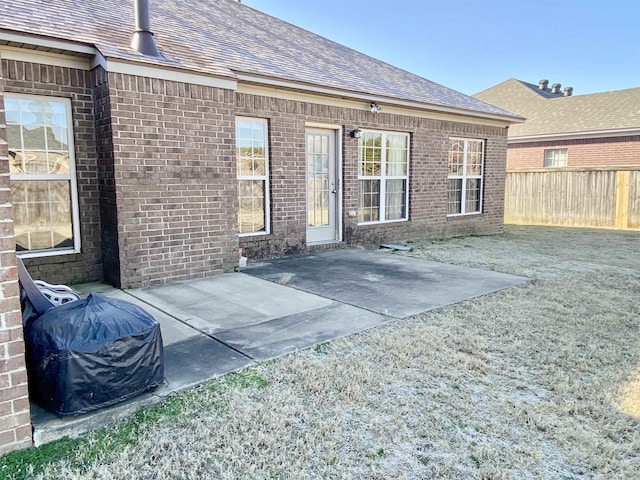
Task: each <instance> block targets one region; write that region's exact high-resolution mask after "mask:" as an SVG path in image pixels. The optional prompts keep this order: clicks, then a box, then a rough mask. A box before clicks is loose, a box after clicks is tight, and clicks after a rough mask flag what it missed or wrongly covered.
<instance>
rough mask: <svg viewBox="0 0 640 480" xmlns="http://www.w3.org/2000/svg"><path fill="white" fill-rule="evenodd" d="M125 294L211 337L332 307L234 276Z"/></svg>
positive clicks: (319, 299)
mask: <svg viewBox="0 0 640 480" xmlns="http://www.w3.org/2000/svg"><path fill="white" fill-rule="evenodd" d="M127 293H128V294H130V295H132V296H134V297H136V298H137V299H138V300H141V301H143V302H145V303H146V304H148V305H153V306H155V307H156V308H158V309H160V310H162V311H163V312H164V313H166V314H168V315H170V316H171V317H173V318H176V319H179V320H182V321H183V322H185V323H186V324H188V325H189V326H191V327H193V328H196V329H197V330H199V331H201V332H204V333H207V334H210V335H213V334H215V333H216V332H220V331H223V330H229V329H234V328H238V327H242V326H246V325H254V324H256V323H260V322H265V321H269V320H273V319H275V318H280V317H284V316H288V315H294V314H296V313H302V312H306V311H308V310H314V309H316V308H321V307H326V306H327V305H330V304H331V300H328V299H326V298H322V297H318V296H316V295H311V294H309V293H306V292H302V291H298V290H294V289H291V288H287V287H283V286H281V285H275V284H273V283H271V282H265V281H263V280H260V279H257V278H254V277H250V276H247V275H239V274H237V273H229V274H225V275H218V276H215V277H208V278H203V279H199V280H192V281H188V282H181V283H177V284H173V285H161V286H157V287H148V288H141V289H133V290H128V291H127Z"/></svg>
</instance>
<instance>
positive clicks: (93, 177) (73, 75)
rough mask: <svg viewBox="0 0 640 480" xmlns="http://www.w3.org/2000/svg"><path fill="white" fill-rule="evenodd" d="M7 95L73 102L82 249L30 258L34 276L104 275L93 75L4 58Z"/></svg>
mask: <svg viewBox="0 0 640 480" xmlns="http://www.w3.org/2000/svg"><path fill="white" fill-rule="evenodd" d="M2 69H3V71H4V82H5V91H6V92H7V93H9V92H10V93H15V94H28V95H38V96H44V97H46V96H53V97H59V98H68V99H70V100H71V115H72V123H73V139H74V144H75V161H76V178H77V186H78V205H79V211H80V235H81V243H82V245H81V252H80V253H74V254H64V255H53V256H46V257H38V258H29V259H25V264H26V265H27V267H28V269H29V273H30V274H31V275H32V276H33V277H34V278H41V279H46V280H47V281H48V282H51V283H75V282H86V281H93V280H101V279H102V258H101V257H102V254H101V241H100V207H99V201H100V198H99V186H98V169H97V164H96V134H95V129H94V127H95V125H94V114H93V112H94V109H93V88H92V83H91V74H90V72H88V71H85V70H77V69H72V68H67V67H59V66H51V65H40V64H35V63H27V62H21V61H16V60H3V61H2Z"/></svg>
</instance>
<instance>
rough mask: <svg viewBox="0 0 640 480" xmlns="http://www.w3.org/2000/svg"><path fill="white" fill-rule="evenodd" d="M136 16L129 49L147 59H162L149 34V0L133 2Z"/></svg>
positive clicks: (151, 34)
mask: <svg viewBox="0 0 640 480" xmlns="http://www.w3.org/2000/svg"><path fill="white" fill-rule="evenodd" d="M134 3H135V14H136V30H135V32H134V33H133V38H132V40H131V48H133V49H134V50H135V51H136V52H138V53H141V54H142V55H147V56H149V57H162V55H160V52H159V51H158V47H156V42H155V40H154V39H153V33H151V22H150V21H149V0H134Z"/></svg>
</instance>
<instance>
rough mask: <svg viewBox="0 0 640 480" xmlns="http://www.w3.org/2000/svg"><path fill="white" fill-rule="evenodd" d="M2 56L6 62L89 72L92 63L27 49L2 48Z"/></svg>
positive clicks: (77, 58) (69, 56)
mask: <svg viewBox="0 0 640 480" xmlns="http://www.w3.org/2000/svg"><path fill="white" fill-rule="evenodd" d="M0 56H2V58H3V59H4V60H18V61H21V62H29V63H39V64H41V65H53V66H56V67H67V68H75V69H78V70H89V69H90V68H91V62H90V60H89V58H82V57H73V56H71V55H64V54H60V53H50V52H40V51H38V50H28V49H25V48H15V47H7V46H4V45H3V46H0Z"/></svg>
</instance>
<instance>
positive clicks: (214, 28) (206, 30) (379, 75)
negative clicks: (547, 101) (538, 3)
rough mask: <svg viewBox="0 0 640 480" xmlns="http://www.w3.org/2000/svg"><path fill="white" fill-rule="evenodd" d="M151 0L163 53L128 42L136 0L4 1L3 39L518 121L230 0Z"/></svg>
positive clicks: (153, 26) (0, 21)
mask: <svg viewBox="0 0 640 480" xmlns="http://www.w3.org/2000/svg"><path fill="white" fill-rule="evenodd" d="M149 3H150V8H151V14H150V17H151V30H152V31H153V33H154V36H155V39H156V43H157V45H158V48H159V50H160V52H161V53H162V54H163V56H164V57H165V58H164V59H155V58H150V57H145V56H143V55H140V54H138V53H137V52H135V51H134V50H132V49H131V48H130V43H131V38H132V34H133V30H134V7H133V0H55V1H50V0H11V1H10V2H5V3H4V4H3V14H2V16H0V41H2V40H3V38H4V43H5V44H9V45H19V46H21V45H20V42H21V40H20V39H18V40H17V39H16V38H14V37H11V35H10V34H11V33H16V34H20V35H22V36H24V35H25V34H26V35H28V36H37V37H38V38H40V39H45V40H46V39H61V40H66V41H71V42H76V43H78V44H83V45H90V46H92V47H95V48H97V49H98V50H99V52H100V54H101V55H102V56H104V57H105V58H112V59H113V58H115V59H120V60H123V61H135V62H141V63H146V64H153V65H155V66H160V67H166V68H177V69H185V70H189V71H194V72H200V73H203V74H208V75H213V76H219V77H226V78H233V79H239V80H244V81H247V82H249V81H251V82H256V83H261V82H264V83H268V81H274V80H277V81H283V82H293V83H295V84H297V85H310V86H313V88H315V89H319V90H322V89H323V90H324V91H326V90H327V89H333V90H336V91H340V92H346V93H347V94H348V93H352V94H354V95H363V94H366V95H371V96H372V99H371V100H372V101H383V100H384V99H388V100H389V101H390V102H396V103H400V104H401V102H411V104H412V105H413V104H417V106H418V107H419V108H434V109H436V110H438V109H440V110H445V111H448V110H447V109H449V110H450V111H453V112H454V113H463V114H471V115H474V116H480V117H483V116H484V117H494V118H499V119H501V120H507V121H521V119H519V118H518V117H517V116H515V115H513V114H511V113H510V112H507V111H505V110H503V109H501V108H499V107H496V106H494V105H489V104H487V103H485V102H482V101H480V100H478V99H475V98H472V97H470V96H467V95H464V94H462V93H460V92H457V91H454V90H451V89H450V88H447V87H444V86H442V85H439V84H437V83H434V82H432V81H429V80H427V79H425V78H422V77H420V76H418V75H414V74H412V73H409V72H407V71H404V70H402V69H399V68H396V67H394V66H392V65H389V64H387V63H385V62H382V61H380V60H376V59H374V58H371V57H369V56H367V55H364V54H362V53H359V52H357V51H355V50H352V49H350V48H348V47H345V46H343V45H340V44H338V43H336V42H333V41H331V40H328V39H326V38H323V37H321V36H319V35H316V34H314V33H311V32H309V31H306V30H303V29H301V28H298V27H296V26H294V25H291V24H289V23H287V22H284V21H282V20H279V19H277V18H274V17H271V16H269V15H266V14H264V13H262V12H259V11H257V10H255V9H253V8H250V7H248V6H246V5H243V4H241V3H239V2H237V1H234V0H216V1H200V0H163V1H157V2H149ZM3 34H4V35H3ZM23 43H24V42H23ZM374 97H375V98H374Z"/></svg>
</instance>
